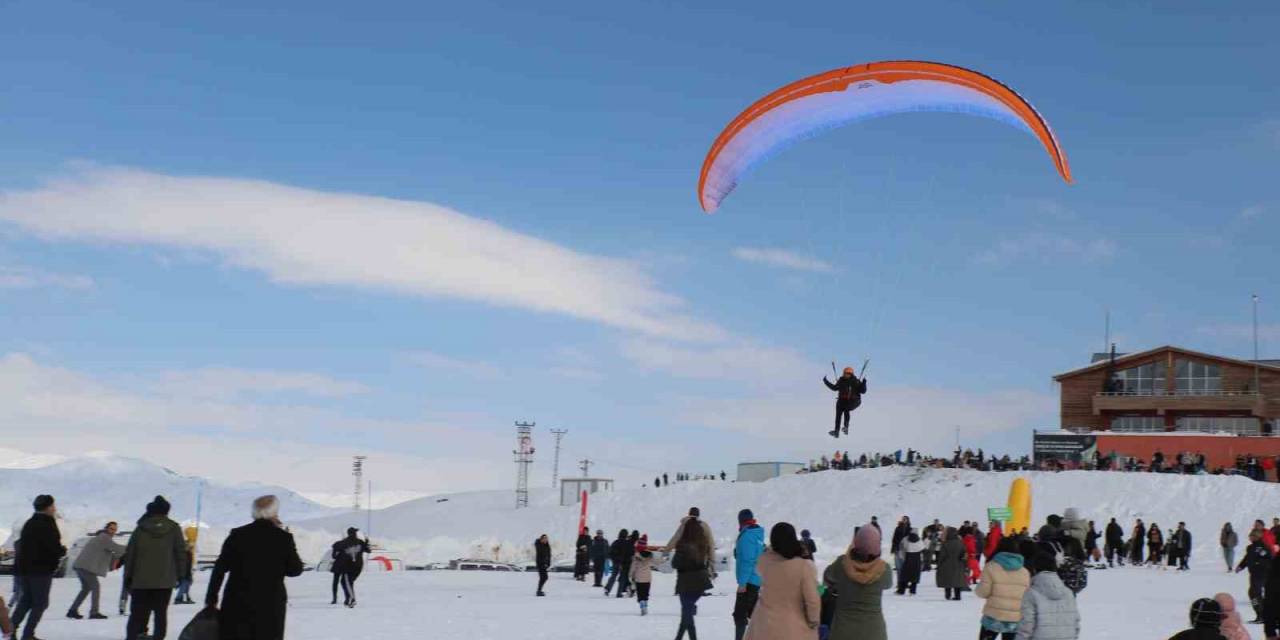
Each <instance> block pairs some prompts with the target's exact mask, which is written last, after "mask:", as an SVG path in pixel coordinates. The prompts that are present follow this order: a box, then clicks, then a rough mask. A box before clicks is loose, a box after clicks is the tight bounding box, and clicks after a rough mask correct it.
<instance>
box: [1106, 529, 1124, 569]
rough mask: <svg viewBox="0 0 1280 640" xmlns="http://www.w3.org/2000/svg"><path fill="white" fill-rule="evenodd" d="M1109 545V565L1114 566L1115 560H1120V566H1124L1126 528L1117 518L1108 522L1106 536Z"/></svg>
mask: <svg viewBox="0 0 1280 640" xmlns="http://www.w3.org/2000/svg"><path fill="white" fill-rule="evenodd" d="M1104 537H1105V538H1106V546H1107V566H1109V567H1114V566H1116V565H1115V560H1119V561H1120V566H1122V567H1123V566H1124V528H1123V527H1121V526H1120V523H1118V522H1116V519H1115V518H1112V519H1111V522H1108V523H1107V529H1106V533H1105V536H1104Z"/></svg>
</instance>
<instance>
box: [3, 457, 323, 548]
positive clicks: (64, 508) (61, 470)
mask: <svg viewBox="0 0 1280 640" xmlns="http://www.w3.org/2000/svg"><path fill="white" fill-rule="evenodd" d="M201 482H203V483H204V493H203V498H202V500H203V508H202V514H201V520H202V521H203V522H204V523H205V524H207V525H212V526H213V527H215V528H219V527H221V528H225V527H230V526H236V525H241V524H245V523H246V522H248V521H249V510H250V505H251V503H252V502H253V499H254V498H257V497H258V496H261V495H264V494H268V493H270V494H275V495H276V496H278V497H279V498H280V502H281V512H282V513H288V514H292V515H293V516H294V517H300V518H306V517H319V516H323V515H327V514H331V513H334V512H335V511H337V510H336V509H332V508H330V507H325V506H323V505H319V504H316V503H314V502H311V501H310V500H307V499H305V498H303V497H302V496H299V495H298V494H296V493H294V492H293V491H290V490H288V489H284V488H282V487H275V486H268V485H261V484H251V483H250V484H240V485H228V484H221V483H217V482H211V481H207V480H202V479H200V478H197V477H193V476H185V475H181V474H179V473H176V472H174V471H171V470H169V469H166V468H164V467H161V466H159V465H156V464H152V463H150V462H147V461H145V460H140V459H138V458H128V457H121V456H115V455H111V454H105V453H94V454H90V455H86V456H81V457H75V458H68V459H65V460H61V461H56V462H54V463H52V464H48V465H43V466H38V467H19V468H0V540H5V539H7V538H8V537H9V536H8V533H9V532H7V531H5V530H4V529H3V528H8V529H9V530H17V529H18V528H20V527H21V524H22V522H23V521H25V520H26V519H27V518H28V517H29V516H30V514H31V501H32V500H33V499H34V498H35V497H36V496H37V495H40V494H42V493H47V494H50V495H52V496H53V497H54V498H55V499H56V500H57V505H58V511H59V513H60V515H61V518H62V521H61V523H60V528H61V529H62V533H63V537H64V538H69V539H72V538H74V537H75V536H79V535H81V534H84V533H87V532H90V531H93V530H96V529H98V528H100V527H101V526H102V525H103V524H104V523H105V522H107V521H109V520H115V521H118V522H119V523H120V528H121V529H124V530H128V529H130V528H131V527H132V524H133V523H134V522H135V521H136V520H137V519H138V518H139V517H141V516H142V513H143V511H144V509H145V508H146V505H147V503H148V502H151V500H152V499H153V498H155V496H157V495H162V496H164V497H165V499H166V500H168V501H169V503H170V504H171V505H172V510H171V511H170V514H169V516H170V517H171V518H173V519H174V520H177V521H179V522H186V521H191V522H194V521H195V515H196V493H197V490H198V487H199V486H200V484H201Z"/></svg>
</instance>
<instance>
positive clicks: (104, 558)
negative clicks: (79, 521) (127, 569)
mask: <svg viewBox="0 0 1280 640" xmlns="http://www.w3.org/2000/svg"><path fill="white" fill-rule="evenodd" d="M118 530H119V526H118V525H117V524H116V523H114V522H108V523H107V525H106V526H105V527H103V528H102V529H100V530H98V532H97V533H95V534H93V537H92V538H90V539H89V541H88V542H86V543H85V545H84V548H83V549H81V550H80V555H78V556H76V559H75V561H74V562H72V563H71V568H72V570H74V571H75V572H76V577H77V578H79V579H80V593H78V594H76V599H75V600H72V601H71V608H70V609H67V617H68V618H71V619H73V620H79V619H81V618H83V617H84V616H82V615H80V605H81V604H83V603H84V600H85V598H86V597H88V598H89V619H90V620H105V619H106V618H107V616H104V615H102V611H101V610H100V609H99V606H98V605H99V604H100V601H101V592H102V588H101V585H99V583H98V580H99V578H104V577H106V575H107V574H108V573H110V572H111V570H112V569H114V568H115V564H116V562H118V561H119V560H120V559H121V558H123V557H124V552H125V548H124V546H123V545H120V544H117V543H116V541H115V536H116V532H117V531H118Z"/></svg>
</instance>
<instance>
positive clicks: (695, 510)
mask: <svg viewBox="0 0 1280 640" xmlns="http://www.w3.org/2000/svg"><path fill="white" fill-rule="evenodd" d="M689 515H691V516H693V517H695V518H696V517H698V516H700V515H702V509H699V508H697V507H689Z"/></svg>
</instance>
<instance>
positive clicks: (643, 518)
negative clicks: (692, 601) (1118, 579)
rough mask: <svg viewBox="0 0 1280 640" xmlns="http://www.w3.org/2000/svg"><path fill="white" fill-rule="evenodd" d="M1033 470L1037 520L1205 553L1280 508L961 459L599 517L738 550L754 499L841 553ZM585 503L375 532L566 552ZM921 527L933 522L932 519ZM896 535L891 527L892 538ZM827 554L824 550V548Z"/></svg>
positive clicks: (991, 499) (319, 523)
mask: <svg viewBox="0 0 1280 640" xmlns="http://www.w3.org/2000/svg"><path fill="white" fill-rule="evenodd" d="M1016 477H1028V478H1029V479H1030V480H1031V484H1032V489H1033V501H1034V505H1035V506H1034V512H1033V516H1032V518H1033V520H1032V521H1033V523H1034V524H1035V525H1036V526H1038V525H1039V524H1041V523H1043V522H1044V518H1045V516H1047V515H1048V514H1050V513H1058V514H1061V513H1062V512H1063V511H1064V510H1065V509H1066V508H1067V507H1076V508H1078V509H1080V510H1081V512H1082V513H1083V514H1085V515H1086V516H1087V517H1088V518H1091V519H1093V520H1096V521H1097V526H1098V528H1099V530H1101V529H1102V528H1103V527H1104V526H1105V525H1106V522H1107V521H1108V519H1109V518H1111V517H1116V518H1118V519H1119V521H1120V522H1121V523H1122V524H1123V525H1124V526H1125V527H1126V529H1128V528H1129V527H1131V526H1132V524H1133V520H1134V519H1135V518H1142V519H1143V520H1144V521H1145V522H1146V523H1148V524H1151V523H1153V522H1154V523H1158V524H1159V525H1160V526H1161V527H1162V528H1164V529H1169V528H1172V527H1173V526H1175V525H1176V524H1177V523H1178V522H1179V521H1185V522H1186V523H1187V526H1188V528H1189V529H1190V530H1191V531H1192V533H1193V534H1194V536H1195V545H1196V548H1197V552H1198V553H1213V552H1216V544H1217V533H1218V530H1219V529H1220V528H1221V526H1222V524H1223V523H1224V522H1232V523H1233V525H1234V526H1235V527H1236V529H1237V530H1241V531H1243V530H1247V529H1248V525H1249V523H1251V522H1252V521H1253V520H1254V519H1255V518H1266V519H1267V521H1268V522H1270V518H1271V517H1273V516H1278V515H1280V485H1277V484H1271V483H1259V482H1253V481H1251V480H1246V479H1243V478H1237V477H1218V476H1177V475H1164V474H1148V473H1107V472H1090V471H1071V472H1063V473H1040V472H1033V473H1012V472H1010V473H986V472H977V471H966V470H953V469H909V468H903V467H890V468H884V469H863V470H853V471H827V472H823V473H816V474H808V475H797V476H789V477H783V478H777V479H774V480H770V481H768V482H763V483H732V482H720V481H703V482H686V483H681V484H676V485H672V486H669V487H663V488H661V489H654V488H648V489H629V490H622V491H616V492H613V493H608V494H597V495H594V496H592V497H591V501H590V516H589V520H588V523H589V526H590V527H591V529H592V530H593V531H594V530H595V529H596V528H602V529H604V530H605V532H606V534H607V535H608V536H609V537H610V538H611V539H612V537H613V536H615V535H616V534H617V531H618V529H621V528H627V529H635V528H638V529H640V530H641V531H642V532H645V533H647V534H648V535H649V537H650V539H651V540H652V541H654V542H655V543H665V542H666V541H667V538H668V537H669V536H670V535H671V534H672V533H673V531H674V529H675V526H676V524H677V523H678V521H679V519H680V517H681V516H683V515H685V513H686V512H687V511H688V509H689V507H691V506H697V507H699V508H700V509H701V510H702V514H703V518H704V519H705V520H707V521H708V522H709V523H710V524H711V526H712V528H713V530H714V531H715V534H716V536H717V537H718V538H719V544H720V546H721V547H723V548H726V549H727V548H728V547H729V546H730V545H731V544H732V541H733V536H734V534H735V532H736V529H737V523H736V516H737V513H738V510H740V509H742V508H750V509H752V510H753V511H754V512H755V514H756V517H757V518H758V519H759V520H760V522H761V523H762V524H763V525H765V526H766V527H768V526H772V524H773V523H775V522H778V521H787V522H791V523H793V524H795V525H796V527H797V528H807V529H810V530H811V531H812V532H813V535H814V537H815V538H816V539H817V540H818V543H819V545H820V546H821V547H822V549H823V552H825V553H838V552H839V550H842V549H843V548H844V547H845V546H846V545H847V544H848V543H849V539H850V538H851V536H852V534H853V528H854V527H855V526H856V525H860V524H863V523H865V522H867V521H868V520H870V518H871V516H873V515H875V516H878V517H879V520H880V521H881V522H882V523H884V525H885V526H886V527H892V526H893V523H894V522H896V521H897V519H898V517H899V516H901V515H903V514H907V515H909V516H911V518H912V520H913V521H914V522H916V523H924V522H927V521H929V520H932V519H933V518H940V519H941V520H942V521H943V522H945V523H950V524H959V523H960V522H962V521H964V520H977V521H981V522H984V523H985V522H986V509H987V507H998V506H1003V505H1004V504H1006V501H1007V499H1008V492H1009V484H1010V483H1011V482H1012V481H1013V479H1014V478H1016ZM577 522H578V507H576V506H570V507H561V506H559V504H558V496H557V494H556V493H555V492H552V491H550V490H543V491H535V492H533V493H532V494H531V497H530V506H529V507H528V508H526V509H519V510H517V509H515V508H514V496H513V494H512V493H511V492H509V491H488V492H476V493H463V494H455V495H447V496H433V497H427V498H421V499H418V500H413V501H410V502H406V503H404V504H400V505H396V506H393V507H390V508H387V509H382V510H378V511H374V512H373V514H372V533H373V537H374V541H375V542H380V543H382V544H384V545H385V546H387V547H388V548H390V549H393V550H394V551H396V552H398V553H399V555H400V557H401V558H403V559H405V560H406V561H409V562H428V561H443V560H448V559H452V558H458V557H483V558H492V559H500V560H507V561H524V560H527V559H529V557H530V556H531V554H532V542H533V540H534V538H535V537H537V536H538V535H540V534H542V533H547V534H550V536H551V539H552V544H553V549H554V552H555V554H556V555H557V556H558V557H566V556H567V555H568V552H569V551H570V550H571V548H572V544H573V540H574V529H575V528H576V526H577ZM293 525H294V531H295V534H296V535H297V537H298V541H299V547H300V549H305V550H306V551H307V552H308V553H311V554H313V555H316V556H317V557H318V555H319V554H320V553H321V552H322V551H323V550H324V548H326V547H325V545H327V544H328V542H331V541H332V540H333V539H335V536H338V535H340V532H341V531H343V530H344V529H345V528H346V527H347V526H349V525H355V526H360V527H362V528H363V527H364V518H363V516H361V517H356V516H354V515H353V514H347V515H336V516H329V517H324V518H319V519H314V520H308V521H300V522H294V523H293ZM921 526H922V525H921ZM887 544H888V539H887V537H886V545H887ZM820 555H821V554H820Z"/></svg>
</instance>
